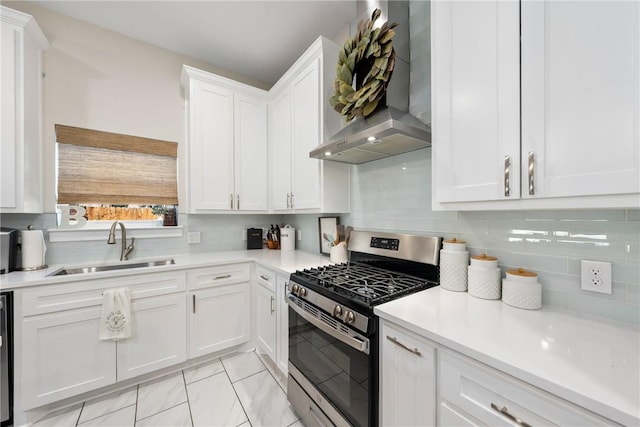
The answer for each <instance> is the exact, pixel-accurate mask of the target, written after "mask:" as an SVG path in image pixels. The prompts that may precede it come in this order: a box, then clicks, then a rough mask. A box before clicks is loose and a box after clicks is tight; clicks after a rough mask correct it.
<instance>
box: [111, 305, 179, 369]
mask: <svg viewBox="0 0 640 427" xmlns="http://www.w3.org/2000/svg"><path fill="white" fill-rule="evenodd" d="M185 300H186V297H185V295H184V294H172V295H164V296H160V297H153V298H145V299H141V300H134V301H133V302H132V304H131V319H132V325H133V327H134V328H135V332H134V333H132V335H131V338H130V339H128V340H123V341H122V342H118V343H117V347H118V352H117V372H118V375H117V378H118V381H122V380H126V379H129V378H133V377H135V376H138V375H142V374H146V373H148V372H152V371H155V370H157V369H161V368H166V367H167V366H171V365H175V364H177V363H180V362H184V361H185V360H187V317H186V316H185V313H186V301H185Z"/></svg>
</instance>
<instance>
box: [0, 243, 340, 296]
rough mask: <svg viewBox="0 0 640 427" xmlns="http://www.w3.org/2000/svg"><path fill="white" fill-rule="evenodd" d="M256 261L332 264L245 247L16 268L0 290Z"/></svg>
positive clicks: (279, 266) (277, 266) (289, 268)
mask: <svg viewBox="0 0 640 427" xmlns="http://www.w3.org/2000/svg"><path fill="white" fill-rule="evenodd" d="M169 258H173V259H174V260H175V264H172V265H163V266H157V267H144V268H135V269H123V270H111V271H103V272H96V273H86V274H72V275H64V276H49V274H51V273H55V272H56V271H58V270H59V269H61V268H63V267H83V266H88V265H111V264H119V263H133V264H135V263H138V262H144V261H149V260H157V259H169ZM252 261H256V262H258V263H259V264H262V265H264V266H265V267H268V268H271V269H274V270H276V271H278V272H280V273H282V274H286V275H289V274H290V273H292V272H294V271H296V270H299V269H303V268H309V267H317V266H319V265H327V264H330V261H329V257H326V256H321V255H318V254H310V253H306V252H301V251H289V252H286V251H280V250H269V249H259V250H245V251H228V252H210V253H205V254H193V255H172V256H166V257H154V258H140V259H132V260H130V261H123V262H120V261H114V262H109V263H91V262H84V263H69V264H58V265H51V266H49V267H48V268H46V269H42V270H36V271H25V272H22V271H14V272H11V273H8V274H3V275H1V276H0V289H2V290H11V289H19V288H24V287H29V286H39V285H47V284H55V283H69V282H73V281H79V280H92V279H99V278H106V277H118V276H130V275H133V274H146V273H156V272H162V271H175V270H184V269H191V268H199V267H209V266H214V265H218V264H229V263H236V262H252Z"/></svg>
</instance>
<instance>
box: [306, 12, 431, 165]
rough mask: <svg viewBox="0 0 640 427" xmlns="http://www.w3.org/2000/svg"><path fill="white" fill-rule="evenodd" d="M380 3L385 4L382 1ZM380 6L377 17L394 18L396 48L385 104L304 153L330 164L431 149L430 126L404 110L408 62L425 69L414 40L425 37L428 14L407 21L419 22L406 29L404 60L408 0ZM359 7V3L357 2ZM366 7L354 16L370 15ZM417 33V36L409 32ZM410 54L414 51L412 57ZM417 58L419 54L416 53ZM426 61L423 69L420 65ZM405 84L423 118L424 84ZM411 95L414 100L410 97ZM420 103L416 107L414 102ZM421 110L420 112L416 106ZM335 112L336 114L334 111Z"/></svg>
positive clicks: (426, 43)
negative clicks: (381, 8)
mask: <svg viewBox="0 0 640 427" xmlns="http://www.w3.org/2000/svg"><path fill="white" fill-rule="evenodd" d="M384 3H386V4H384ZM384 3H383V7H384V6H386V7H387V11H386V12H387V13H386V16H385V13H384V12H385V11H384V9H383V17H386V20H388V21H389V22H396V23H397V24H398V26H397V27H396V28H395V31H396V35H395V36H394V38H393V46H394V49H395V51H396V63H395V67H394V70H393V74H392V76H391V81H390V82H389V86H388V87H387V93H386V107H383V108H381V109H379V110H378V111H377V112H375V113H373V114H372V115H371V116H369V117H367V118H366V119H365V118H362V117H358V118H356V119H354V120H352V121H351V122H350V123H349V124H348V125H347V126H346V127H345V128H343V129H342V130H341V131H339V132H338V133H336V134H335V135H333V136H332V137H330V138H329V139H328V140H327V141H326V142H325V143H323V144H322V145H319V146H318V147H317V148H315V149H314V150H312V151H311V152H310V153H309V157H311V158H314V159H320V160H330V161H335V162H342V163H350V164H356V165H357V164H361V163H367V162H371V161H373V160H379V159H382V158H385V157H389V156H394V155H398V154H402V153H407V152H409V151H414V150H420V149H422V148H428V147H431V126H430V125H427V124H425V123H423V122H422V121H421V120H419V119H418V118H416V117H415V116H414V115H412V114H410V113H409V112H408V111H409V105H410V103H409V97H410V84H409V83H410V82H409V78H410V66H411V65H413V64H414V63H418V62H422V63H421V64H420V65H422V67H421V68H422V69H425V68H426V69H429V65H430V56H429V51H428V46H429V40H428V39H427V40H426V41H425V40H417V39H418V38H419V37H428V33H429V31H428V22H429V21H428V16H427V17H425V19H422V18H421V17H418V19H416V20H412V24H414V25H415V22H419V23H421V24H422V21H424V24H423V25H424V27H425V28H424V29H423V28H412V29H411V42H412V43H413V45H412V49H413V50H412V52H413V55H414V56H415V57H414V58H411V60H412V61H414V62H411V61H410V60H409V39H410V34H409V2H408V1H388V2H384ZM358 4H359V5H362V4H365V3H364V2H360V1H359V2H358ZM370 13H371V11H368V10H363V11H362V13H360V11H359V13H358V16H363V15H364V16H366V15H367V14H369V15H370ZM414 34H417V36H414ZM414 46H424V49H426V50H425V51H423V52H420V51H417V50H416V48H415V47H414ZM416 52H417V53H418V55H416ZM418 56H419V57H418ZM425 63H426V64H427V66H426V67H425V66H424V64H425ZM418 78H420V79H424V80H425V81H424V82H422V81H421V82H418V83H425V84H426V85H428V84H429V80H430V76H429V75H428V72H426V73H421V75H420V76H419V77H418ZM411 87H415V88H416V90H414V92H416V93H412V94H411V95H412V102H411V105H412V106H413V108H414V109H415V108H416V107H415V106H416V105H418V107H417V108H418V111H419V113H418V111H416V115H417V116H419V117H425V116H426V117H429V116H430V111H427V113H426V114H425V113H424V112H425V111H426V110H429V109H430V102H429V96H428V93H429V90H428V86H427V87H424V86H421V85H420V84H416V82H413V81H412V82H411ZM414 98H415V99H414ZM421 102H422V105H421V104H420V103H421ZM420 109H422V110H420ZM336 114H338V113H336Z"/></svg>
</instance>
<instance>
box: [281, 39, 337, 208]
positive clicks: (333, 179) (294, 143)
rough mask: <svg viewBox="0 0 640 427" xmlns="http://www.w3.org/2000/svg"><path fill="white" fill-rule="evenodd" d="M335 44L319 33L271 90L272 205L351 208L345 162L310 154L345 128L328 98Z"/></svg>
mask: <svg viewBox="0 0 640 427" xmlns="http://www.w3.org/2000/svg"><path fill="white" fill-rule="evenodd" d="M337 49H338V48H337V46H336V45H335V44H333V43H332V42H331V41H329V40H328V39H326V38H324V37H319V38H318V39H317V40H316V41H315V42H314V43H313V44H312V45H311V47H309V49H307V51H306V52H305V53H304V54H303V55H302V56H301V57H300V58H299V59H298V61H296V63H295V64H293V66H292V67H291V68H290V69H289V70H288V71H287V72H286V73H285V74H284V76H283V77H282V78H281V79H280V80H278V82H277V83H276V84H275V85H274V87H273V88H272V89H271V91H270V97H271V102H270V104H269V128H270V133H269V146H270V150H269V166H270V167H269V171H270V189H271V191H270V196H269V197H270V209H271V210H274V211H301V212H349V209H350V207H349V194H350V192H349V165H345V164H341V163H337V162H323V161H320V160H317V159H311V158H309V152H310V151H311V150H313V149H314V148H316V147H317V146H318V145H320V144H321V143H323V142H324V140H325V139H326V138H328V137H330V136H332V135H333V134H334V133H336V132H337V131H339V130H340V129H341V127H342V126H343V123H342V116H340V115H339V114H338V113H336V112H335V111H333V110H332V108H331V106H330V105H329V102H328V99H329V97H330V96H331V94H332V91H333V80H334V78H335V64H336V63H337V60H338V56H337V55H338V50H337Z"/></svg>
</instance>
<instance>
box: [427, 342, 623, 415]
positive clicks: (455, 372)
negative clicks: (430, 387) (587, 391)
mask: <svg viewBox="0 0 640 427" xmlns="http://www.w3.org/2000/svg"><path fill="white" fill-rule="evenodd" d="M438 395H439V396H438V397H439V399H440V400H441V405H442V399H445V400H446V401H449V402H451V403H453V404H454V405H456V406H457V407H459V408H461V409H462V410H463V411H465V412H467V413H468V414H469V415H471V416H472V417H474V418H476V419H478V420H479V421H480V422H482V423H483V424H486V425H490V426H513V425H518V423H517V421H515V419H516V418H517V419H518V420H521V421H523V422H524V423H527V424H529V425H532V426H539V425H545V426H550V425H558V426H562V427H569V426H576V427H577V426H580V427H582V426H586V425H589V426H604V425H609V426H610V425H616V424H615V423H613V422H612V421H610V420H606V419H604V418H601V417H599V416H597V415H595V414H593V413H591V412H588V411H587V410H585V409H583V408H580V407H578V406H576V405H573V404H571V403H569V402H566V401H564V400H562V399H560V398H558V397H555V396H553V395H551V394H549V393H547V392H544V391H542V390H540V389H537V388H535V387H533V386H531V385H529V384H526V383H524V382H521V381H519V380H516V379H515V378H512V377H510V376H508V375H506V374H504V373H502V372H500V371H498V370H496V369H493V368H489V367H487V366H485V365H481V364H480V363H477V362H474V361H472V360H470V359H468V358H466V357H464V356H461V355H458V354H454V353H452V352H450V351H447V350H442V351H441V352H440V362H439V371H438ZM492 405H493V406H494V408H492ZM505 408H506V409H505ZM500 410H502V411H504V412H505V413H500ZM522 425H526V424H522Z"/></svg>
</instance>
